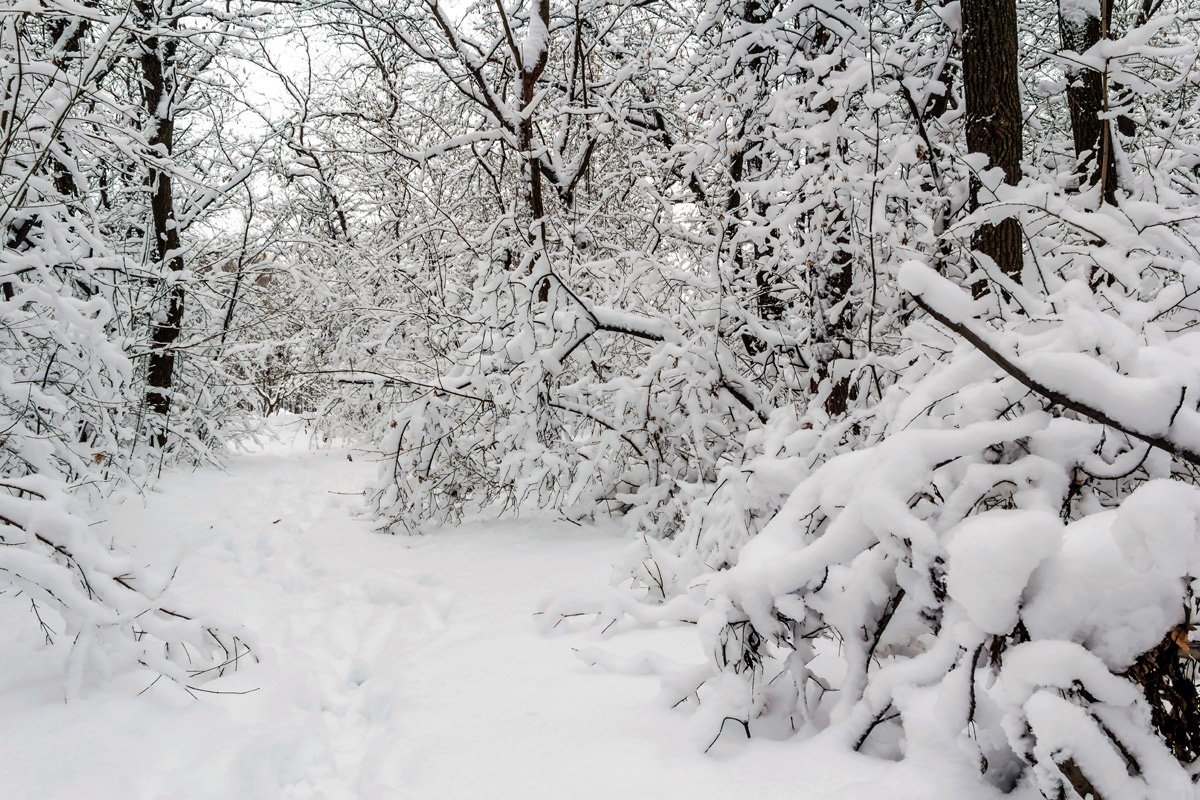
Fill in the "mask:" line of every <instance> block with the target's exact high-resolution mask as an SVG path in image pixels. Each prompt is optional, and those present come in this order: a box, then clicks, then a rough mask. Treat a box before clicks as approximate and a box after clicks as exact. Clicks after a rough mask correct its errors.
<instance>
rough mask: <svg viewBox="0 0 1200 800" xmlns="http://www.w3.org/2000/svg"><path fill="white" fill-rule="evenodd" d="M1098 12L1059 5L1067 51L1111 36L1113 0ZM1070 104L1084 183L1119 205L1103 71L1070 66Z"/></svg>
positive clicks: (1075, 5) (1107, 0)
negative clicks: (1097, 188) (1094, 13)
mask: <svg viewBox="0 0 1200 800" xmlns="http://www.w3.org/2000/svg"><path fill="white" fill-rule="evenodd" d="M1099 10H1100V15H1099V16H1093V15H1092V14H1089V13H1088V12H1087V10H1086V9H1084V8H1082V7H1081V4H1079V3H1077V2H1071V3H1067V4H1066V6H1065V7H1064V4H1063V2H1062V0H1059V4H1058V25H1059V30H1060V31H1061V33H1062V45H1063V48H1064V49H1066V50H1073V51H1074V52H1076V53H1083V52H1085V51H1087V50H1089V49H1091V48H1092V47H1094V46H1095V45H1096V44H1097V43H1099V42H1100V40H1101V39H1107V38H1108V32H1109V29H1110V26H1111V24H1112V2H1111V0H1100V8H1099ZM1067 80H1068V81H1069V82H1070V83H1069V84H1068V86H1067V107H1068V109H1069V110H1070V113H1071V138H1072V140H1073V143H1074V145H1075V158H1076V160H1077V166H1076V171H1077V172H1078V174H1079V180H1080V183H1081V184H1086V185H1088V186H1096V185H1099V186H1100V197H1101V199H1102V202H1105V203H1108V204H1109V205H1116V204H1117V166H1116V156H1115V153H1114V152H1113V144H1114V142H1113V137H1112V122H1111V121H1110V120H1109V119H1107V118H1105V117H1103V116H1102V115H1103V114H1104V112H1106V111H1107V110H1108V79H1107V78H1106V77H1105V75H1104V74H1103V73H1102V72H1097V71H1096V70H1093V69H1085V68H1083V67H1077V68H1074V69H1068V70H1067Z"/></svg>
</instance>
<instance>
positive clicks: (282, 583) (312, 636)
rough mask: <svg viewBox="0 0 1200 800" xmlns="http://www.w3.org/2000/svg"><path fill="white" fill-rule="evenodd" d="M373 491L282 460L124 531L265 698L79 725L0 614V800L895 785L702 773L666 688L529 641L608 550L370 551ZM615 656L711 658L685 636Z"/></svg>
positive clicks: (453, 537)
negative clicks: (644, 653) (209, 625)
mask: <svg viewBox="0 0 1200 800" xmlns="http://www.w3.org/2000/svg"><path fill="white" fill-rule="evenodd" d="M371 471H372V467H371V465H370V464H366V463H362V460H361V459H360V460H359V461H355V462H351V461H348V460H347V457H346V453H345V452H344V451H332V452H315V453H311V452H306V451H302V450H291V449H288V448H284V447H282V446H274V447H270V448H267V449H266V450H265V451H263V452H259V453H254V454H249V455H242V456H238V457H236V458H235V459H233V461H232V462H231V464H230V467H229V469H228V471H227V472H224V473H218V472H214V471H199V472H196V473H180V474H175V475H172V476H169V477H168V478H167V479H165V480H164V481H163V482H162V483H161V484H160V485H159V488H158V490H157V491H156V492H155V493H154V494H153V495H152V496H151V497H150V499H149V503H148V504H146V505H144V504H142V503H141V502H130V503H126V504H125V505H124V506H123V507H121V508H120V509H118V513H116V514H114V515H113V518H112V519H111V520H110V521H109V523H108V529H110V530H112V531H117V532H119V533H120V535H119V537H118V538H119V540H121V541H123V542H124V543H126V544H127V545H132V546H135V547H136V548H137V551H138V552H139V553H142V554H145V556H146V557H147V559H148V560H153V561H156V562H158V563H172V562H173V561H175V560H178V561H179V562H180V563H181V567H180V569H179V572H178V575H177V578H176V587H177V590H178V592H179V593H180V595H182V596H184V597H187V598H189V599H191V600H192V602H193V603H194V605H196V606H197V607H206V608H209V609H217V610H218V611H219V612H220V613H221V614H222V615H224V616H225V617H226V618H228V619H232V620H237V621H239V622H241V623H242V624H244V625H245V626H246V628H248V629H249V630H250V631H252V632H253V634H254V635H255V636H256V637H257V645H258V650H259V653H260V656H261V659H262V660H261V663H259V664H257V665H252V666H251V667H249V668H244V669H242V670H240V671H239V672H238V673H236V674H234V675H232V676H229V677H227V678H222V679H221V680H220V681H218V682H217V683H216V684H215V685H214V686H213V688H219V689H224V690H229V691H238V690H244V689H256V691H254V692H253V693H251V694H246V695H225V696H205V697H204V698H203V699H202V700H199V701H197V700H193V699H191V698H189V697H187V696H186V695H185V694H183V693H182V692H181V691H179V690H177V689H175V688H173V687H167V686H165V685H161V684H160V685H159V686H156V687H155V688H154V689H153V690H151V691H149V692H147V693H145V694H143V695H141V696H139V697H136V698H132V696H133V695H135V694H136V692H137V691H139V690H140V689H141V688H142V685H144V683H145V681H144V680H143V681H142V683H141V684H138V683H137V681H135V680H134V676H128V677H126V678H123V679H119V680H118V681H116V682H115V683H111V684H108V685H105V686H103V687H101V688H99V689H95V690H93V691H92V692H91V694H90V695H89V696H88V697H87V699H85V700H83V701H80V702H78V703H74V704H72V705H70V706H66V705H64V704H63V703H62V701H61V665H60V661H61V650H59V649H57V648H45V647H43V646H42V645H41V644H40V643H39V641H38V639H37V637H36V635H35V632H34V631H33V629H32V628H31V627H30V626H29V624H28V621H27V620H26V619H24V618H23V617H22V616H21V615H20V613H19V612H18V610H17V609H15V608H12V607H10V606H0V608H3V609H4V613H3V617H2V619H3V620H4V621H3V623H2V624H0V645H3V646H5V647H6V652H7V653H8V654H9V656H8V657H7V658H6V659H4V666H3V668H2V669H0V715H2V717H3V719H4V720H5V722H6V728H7V730H8V735H7V736H5V737H4V740H3V744H4V747H3V748H2V749H0V753H2V755H0V769H2V770H3V774H4V776H5V777H4V788H3V789H0V797H3V798H14V799H18V798H80V797H88V798H89V800H107V799H108V798H113V799H114V800H115V799H116V798H122V800H127V799H128V798H213V799H214V800H215V799H217V798H237V799H238V800H259V799H260V798H261V799H262V800H267V799H273V798H325V799H326V800H341V799H343V798H354V799H355V800H357V799H358V798H363V799H366V800H374V799H375V798H379V799H380V800H389V799H390V798H412V799H413V800H426V799H429V800H433V799H434V798H450V799H451V800H453V799H454V798H480V799H481V800H492V799H495V800H501V799H502V798H522V799H523V800H539V799H540V798H555V799H556V800H557V799H558V798H568V797H569V798H573V799H574V798H598V799H599V798H614V799H615V798H625V797H634V796H637V797H652V798H661V799H662V800H670V799H671V798H689V800H690V799H691V798H709V797H711V798H718V797H720V798H728V797H733V796H740V795H742V794H744V793H745V792H746V790H747V789H748V788H749V787H751V786H752V787H753V789H754V792H755V793H757V794H758V796H760V797H768V798H772V797H779V798H783V797H788V798H801V800H803V798H810V797H811V798H820V797H826V796H830V793H831V792H834V790H836V789H838V788H840V787H843V786H844V784H846V783H847V782H850V781H854V780H862V779H864V778H866V777H874V778H877V779H878V778H881V777H882V773H881V772H880V770H882V769H884V767H883V765H880V764H877V763H876V762H873V761H871V760H869V759H866V758H860V757H853V758H852V757H848V756H845V755H833V754H831V753H825V752H821V751H820V750H819V749H818V748H817V747H815V746H814V745H812V744H811V743H810V744H808V745H804V746H801V747H797V745H796V744H795V743H776V742H755V743H753V745H752V746H749V747H746V746H744V745H736V744H735V745H734V746H732V747H730V748H728V749H727V750H726V751H725V752H724V754H723V755H720V756H716V757H714V756H712V755H710V756H704V755H701V754H700V753H699V752H698V751H697V749H696V747H695V746H694V744H693V743H692V742H691V741H689V739H688V736H687V735H686V719H685V716H684V715H682V714H681V713H679V712H674V711H671V710H669V709H661V708H659V707H658V706H657V705H655V703H654V697H655V695H656V694H657V684H656V681H655V680H654V679H652V678H632V677H626V676H616V675H608V674H603V673H599V672H596V671H595V670H593V669H590V668H588V667H587V666H585V665H584V664H583V663H582V662H580V661H579V660H578V659H577V658H575V656H574V654H573V652H572V648H573V647H582V646H589V645H593V644H596V643H597V637H596V634H595V633H594V632H585V633H571V634H567V635H564V636H542V635H540V634H539V633H538V632H537V629H536V627H535V625H534V624H533V618H532V616H531V614H532V611H533V609H534V607H535V605H536V603H537V601H538V599H539V598H540V597H542V596H543V595H544V594H545V593H546V592H548V591H553V590H555V589H565V588H578V587H599V586H603V585H605V583H606V581H607V578H608V573H609V569H610V568H609V566H608V565H609V564H611V563H612V561H613V560H614V559H615V557H616V555H617V554H618V552H619V551H620V549H621V546H622V542H621V540H620V539H619V538H618V537H617V536H615V535H613V534H612V533H609V532H604V531H600V530H596V529H587V528H576V527H572V526H569V525H562V524H550V523H545V522H536V521H532V522H531V521H521V522H516V523H497V524H475V525H468V526H465V527H463V528H459V529H456V530H451V531H446V532H443V533H441V534H439V535H436V536H429V537H424V538H418V539H405V538H400V537H388V536H379V535H375V534H372V533H371V532H370V530H369V527H368V525H367V524H366V523H365V522H363V521H361V520H358V519H356V518H354V516H353V513H352V512H353V509H354V508H355V507H356V506H357V503H358V497H356V495H357V494H358V493H360V492H361V488H362V486H363V485H364V483H365V481H366V480H367V479H368V478H369V476H370V475H371ZM603 646H605V647H608V648H610V649H612V650H614V651H617V652H623V653H628V654H632V653H635V652H637V651H638V650H640V649H643V648H648V647H653V648H654V649H656V650H659V651H665V652H669V653H673V654H674V655H676V656H677V657H679V658H681V659H688V660H693V661H695V660H699V655H700V654H699V651H698V645H697V643H696V641H695V637H694V635H692V634H691V632H690V631H686V630H666V631H649V632H639V633H635V634H628V635H625V636H622V637H619V638H618V639H617V640H614V641H612V642H604V643H603ZM131 698H132V699H131ZM844 791H845V793H844V794H843V793H842V792H837V795H838V796H839V797H859V796H863V795H862V793H861V792H859V791H856V790H855V789H853V788H847V789H845V790H844ZM871 794H874V792H872V793H871ZM893 796H894V795H893Z"/></svg>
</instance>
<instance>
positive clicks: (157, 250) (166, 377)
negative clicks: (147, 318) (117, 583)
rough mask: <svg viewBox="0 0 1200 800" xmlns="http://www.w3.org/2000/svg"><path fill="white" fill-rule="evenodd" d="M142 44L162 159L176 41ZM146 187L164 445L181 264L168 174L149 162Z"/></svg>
mask: <svg viewBox="0 0 1200 800" xmlns="http://www.w3.org/2000/svg"><path fill="white" fill-rule="evenodd" d="M136 7H137V11H138V13H139V15H140V16H141V17H142V19H143V21H144V23H146V24H147V25H148V26H161V25H163V24H164V20H162V19H161V17H160V15H159V14H158V10H157V9H156V8H155V6H154V4H153V3H152V2H147V0H139V2H138V3H137V6H136ZM172 23H173V21H172ZM172 26H173V24H172ZM140 44H141V49H142V54H141V59H140V60H141V70H142V80H143V84H142V101H143V108H144V109H145V111H146V113H147V116H148V117H149V119H150V126H151V129H150V131H149V136H148V137H147V141H148V143H149V145H150V149H151V153H152V156H153V157H154V158H156V159H165V158H167V157H169V156H170V155H171V153H172V151H173V148H174V144H175V114H174V107H173V106H174V99H175V98H174V93H175V85H174V79H173V75H174V71H173V70H174V64H173V60H174V51H175V46H176V43H175V41H174V40H172V39H163V38H162V37H160V36H148V37H146V38H145V39H143V40H142V41H141V42H140ZM146 186H147V189H148V190H149V193H150V217H151V220H150V222H151V226H150V231H149V235H150V237H151V241H150V249H149V254H148V256H149V259H150V261H151V263H153V264H154V265H155V266H157V267H158V269H159V271H160V276H161V278H160V279H161V280H163V281H165V282H166V284H167V286H166V294H165V297H164V305H163V307H162V308H161V309H160V310H159V312H158V314H157V315H156V316H155V318H154V319H153V320H151V323H150V339H151V350H150V354H149V360H148V365H147V371H146V385H147V389H146V405H147V407H148V408H149V409H150V411H151V413H152V414H154V415H155V416H157V417H160V418H161V419H159V420H156V421H154V422H152V423H151V424H152V425H154V426H156V428H157V429H156V431H155V432H154V433H153V434H152V435H151V441H152V442H153V443H154V444H155V445H157V446H158V447H163V446H165V445H166V443H167V422H166V418H167V415H168V414H169V412H170V410H171V389H172V385H173V381H174V373H175V351H174V345H175V342H176V340H178V338H179V333H180V329H181V327H182V324H183V308H184V287H183V284H182V283H181V282H180V281H179V280H177V278H178V277H179V276H180V274H181V273H182V272H183V268H184V261H183V252H182V249H181V247H180V240H179V226H178V224H177V223H176V220H175V196H174V191H173V186H172V181H171V174H170V172H168V171H167V170H164V169H160V168H158V167H156V166H154V164H153V163H152V164H151V165H150V168H149V171H148V172H147V175H146Z"/></svg>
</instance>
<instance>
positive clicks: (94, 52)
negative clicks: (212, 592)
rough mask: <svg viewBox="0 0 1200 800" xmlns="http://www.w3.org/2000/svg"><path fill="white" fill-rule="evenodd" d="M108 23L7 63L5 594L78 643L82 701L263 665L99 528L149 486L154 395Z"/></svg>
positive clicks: (1, 448) (0, 152)
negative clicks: (144, 360) (137, 332)
mask: <svg viewBox="0 0 1200 800" xmlns="http://www.w3.org/2000/svg"><path fill="white" fill-rule="evenodd" d="M94 16H95V18H94V19H90V20H86V21H85V20H84V19H82V18H80V17H79V16H78V13H76V12H72V11H70V10H68V11H66V12H64V10H63V9H61V8H57V7H55V8H49V7H48V8H47V10H46V13H45V15H35V16H34V17H33V18H31V19H28V20H26V19H24V17H21V16H20V15H12V14H10V15H7V16H6V17H5V18H4V20H3V21H0V42H2V43H3V45H4V50H5V52H6V53H7V54H9V55H12V54H19V55H18V56H14V57H13V58H7V57H6V58H5V59H0V85H2V86H3V87H4V90H3V91H4V95H5V96H4V104H5V106H6V108H8V109H9V111H8V112H6V114H5V115H4V119H3V120H2V122H0V126H2V127H3V128H4V134H5V136H4V137H3V143H2V144H0V232H2V233H3V235H4V239H3V243H2V246H0V352H2V353H3V357H2V358H0V592H3V593H5V594H7V595H10V596H11V597H12V598H15V599H16V601H17V604H18V605H19V606H23V608H22V611H24V612H25V613H28V615H29V621H30V623H31V624H32V625H35V626H40V629H41V632H42V633H43V634H44V636H45V638H46V640H47V641H51V640H53V639H54V638H56V637H62V638H63V639H64V640H65V641H67V642H70V643H71V645H72V646H71V651H70V656H69V660H70V664H69V668H68V673H67V677H68V680H67V695H68V697H70V696H74V695H76V694H78V692H79V691H80V689H81V687H82V686H83V684H84V682H85V680H87V679H88V678H89V677H90V676H93V675H97V674H99V675H105V674H110V673H111V672H112V671H115V670H127V669H141V668H145V669H148V670H150V671H151V673H156V674H158V675H165V676H168V677H170V678H172V679H174V680H176V681H178V682H180V683H181V684H184V685H185V686H186V685H190V684H192V683H194V682H195V681H198V680H202V679H203V678H205V677H208V676H211V675H215V674H218V673H220V672H222V671H223V670H225V669H226V668H227V667H229V666H231V665H233V664H235V663H236V662H237V661H238V660H240V659H242V658H244V657H245V656H246V655H247V652H248V650H247V647H246V645H245V644H244V642H243V641H242V639H241V637H240V635H239V634H238V633H237V632H236V629H230V628H220V629H219V628H217V627H215V626H214V625H213V624H212V623H210V622H207V621H205V620H203V619H202V618H200V617H199V616H197V615H195V614H194V613H191V612H189V611H188V610H186V608H184V607H182V606H181V605H180V604H179V603H178V602H177V601H176V600H175V599H172V598H171V597H170V596H169V594H168V593H167V583H168V582H169V581H168V579H166V578H164V577H160V576H155V575H153V574H150V573H149V572H148V571H147V570H146V568H145V567H144V566H143V565H141V564H139V563H137V562H136V561H135V560H133V559H132V558H130V557H127V556H123V555H121V554H118V553H115V552H113V551H111V550H110V549H109V548H108V547H107V546H106V545H105V544H104V543H103V542H102V541H100V540H99V538H98V537H97V535H96V534H95V532H94V531H93V530H92V528H91V527H90V525H89V523H90V522H92V521H93V520H94V509H95V508H96V507H97V506H98V504H99V502H100V501H101V500H102V498H103V497H104V496H106V495H107V493H108V491H109V490H110V489H111V487H112V486H114V485H117V484H118V483H119V482H120V481H122V480H124V479H126V478H128V477H129V476H130V475H131V474H139V475H142V474H144V473H145V469H144V467H143V466H142V464H141V463H140V461H139V456H138V454H137V452H136V446H137V438H138V436H137V421H136V416H137V414H136V407H137V404H138V401H134V402H132V403H131V402H130V397H131V395H132V396H137V395H138V394H139V392H138V387H137V385H136V379H135V378H134V370H133V368H132V365H131V363H130V360H129V359H128V358H127V356H126V354H125V353H124V352H123V351H122V347H121V344H122V343H121V342H120V336H119V333H118V332H119V331H120V330H121V328H122V326H123V324H125V323H127V320H118V319H116V317H115V314H114V308H113V307H114V304H113V296H114V295H115V294H118V293H119V292H118V291H117V290H116V289H115V288H114V287H115V286H118V285H120V283H121V279H122V278H123V277H127V272H128V264H127V262H126V261H125V260H124V259H122V258H121V257H120V256H118V255H116V253H117V251H118V248H116V247H114V246H113V245H112V243H111V242H110V241H109V240H108V239H107V238H106V236H105V233H104V231H105V226H104V225H102V224H98V222H97V218H98V216H99V215H98V214H97V213H96V203H94V202H93V200H94V198H93V197H92V196H91V194H90V193H89V191H88V187H89V181H90V179H91V177H92V176H93V174H94V170H96V169H97V163H98V161H99V160H100V159H102V158H104V157H108V156H109V155H111V153H110V152H106V150H107V151H117V150H121V149H123V148H124V149H126V150H128V149H130V148H134V147H136V145H137V142H136V137H135V136H133V135H132V134H130V135H125V134H122V133H121V131H120V129H119V127H118V128H116V129H110V128H108V127H107V126H106V125H105V124H104V123H105V119H106V116H105V115H106V114H109V113H112V111H113V106H112V105H111V104H112V103H114V102H115V101H114V99H113V98H112V97H111V96H109V95H107V94H105V93H104V92H103V91H101V90H100V88H99V87H98V86H97V84H96V83H95V75H96V74H103V73H104V72H105V71H106V70H105V68H104V65H106V64H110V63H111V62H112V61H113V60H114V59H116V58H117V49H118V48H119V47H122V46H123V42H124V36H123V34H122V26H123V25H124V24H125V20H126V17H125V16H124V14H123V13H122V14H118V15H116V16H115V17H108V16H105V15H104V14H103V13H102V12H101V11H99V10H96V11H95V15H94ZM68 23H69V25H68ZM89 23H91V24H92V25H93V26H94V27H92V28H89ZM71 26H74V27H73V28H72V27H71ZM67 30H75V31H76V32H77V33H80V35H79V36H78V37H67V36H66V34H65V31H67ZM83 31H88V35H82V32H83ZM62 48H66V49H67V50H68V51H69V52H68V53H67V55H69V56H70V57H69V58H68V57H64V54H63V50H62ZM102 131H108V133H107V134H102V133H101V132H102ZM104 136H111V137H113V138H112V139H105V138H104ZM126 288H128V287H126ZM139 400H140V398H139ZM7 607H8V608H13V607H14V604H13V603H8V604H7Z"/></svg>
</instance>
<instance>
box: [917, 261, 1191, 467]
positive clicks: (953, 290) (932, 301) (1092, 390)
mask: <svg viewBox="0 0 1200 800" xmlns="http://www.w3.org/2000/svg"><path fill="white" fill-rule="evenodd" d="M900 283H901V286H902V287H903V288H904V289H905V290H907V291H908V292H909V294H910V295H911V296H912V298H913V300H914V301H915V302H916V303H917V305H918V306H920V308H921V309H922V310H924V311H925V312H926V313H927V314H929V315H930V316H931V317H933V318H934V319H935V320H937V321H938V323H940V324H941V325H943V326H944V327H946V328H948V329H950V330H951V331H953V332H954V333H956V334H957V335H959V336H961V337H962V338H963V339H965V340H966V341H968V342H970V343H971V344H972V345H973V346H974V347H975V348H976V349H978V350H979V351H980V352H981V353H983V354H984V355H985V356H987V358H988V359H989V360H991V361H992V362H993V363H994V364H996V366H998V367H1000V368H1001V369H1002V370H1004V371H1005V372H1006V373H1008V375H1010V376H1011V377H1013V378H1015V379H1016V380H1018V381H1020V382H1021V383H1022V384H1024V385H1025V386H1027V387H1029V389H1030V390H1032V391H1033V392H1034V393H1036V394H1038V395H1039V396H1041V397H1043V398H1045V399H1046V400H1048V401H1050V402H1051V403H1053V404H1055V405H1058V406H1061V407H1063V408H1065V409H1068V410H1070V411H1074V412H1076V413H1078V414H1082V415H1083V416H1085V417H1088V418H1089V419H1092V420H1094V421H1096V422H1099V423H1101V424H1103V425H1107V426H1109V427H1111V428H1115V429H1116V430H1119V431H1121V432H1122V433H1124V434H1126V435H1128V436H1131V437H1133V438H1136V439H1140V440H1141V441H1143V442H1146V443H1147V444H1149V445H1151V446H1153V447H1157V448H1160V449H1162V450H1165V451H1167V452H1168V453H1171V454H1172V455H1174V456H1177V457H1178V458H1181V459H1183V460H1184V461H1187V462H1188V463H1190V464H1195V465H1197V466H1200V450H1197V449H1196V447H1195V446H1194V445H1192V444H1191V443H1189V442H1187V441H1185V440H1184V439H1183V437H1182V436H1181V434H1180V431H1179V430H1178V429H1177V427H1178V426H1181V425H1182V424H1183V423H1184V422H1185V421H1191V417H1192V416H1194V412H1192V411H1191V410H1189V409H1184V408H1183V401H1184V397H1185V395H1186V393H1187V387H1186V385H1185V386H1179V385H1177V384H1176V385H1172V382H1171V381H1168V380H1164V379H1146V378H1134V377H1130V376H1127V375H1122V374H1120V373H1118V372H1115V371H1113V370H1110V369H1108V368H1107V367H1105V366H1104V365H1102V364H1100V363H1099V362H1098V361H1096V360H1095V359H1091V358H1088V357H1087V356H1085V355H1083V354H1066V353H1053V354H1052V353H1041V354H1037V355H1031V356H1021V355H1019V354H1018V353H1017V352H1015V351H1014V350H1012V349H1010V348H1007V347H1006V346H1005V345H1003V344H1001V343H1000V342H998V341H996V339H995V337H993V336H992V335H990V334H989V333H987V332H985V331H983V330H982V329H981V328H980V326H978V325H975V324H972V323H971V322H970V321H968V319H969V310H970V301H969V298H967V295H966V293H965V292H963V291H962V290H961V289H959V288H957V287H956V286H954V285H953V284H952V283H950V281H948V280H946V279H945V278H942V277H941V276H939V275H938V274H937V273H936V272H934V271H933V270H931V269H929V268H928V267H926V266H924V265H922V264H917V263H909V264H907V265H905V267H904V268H903V269H902V270H901V272H900ZM1080 393H1083V395H1084V396H1085V397H1086V399H1080Z"/></svg>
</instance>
